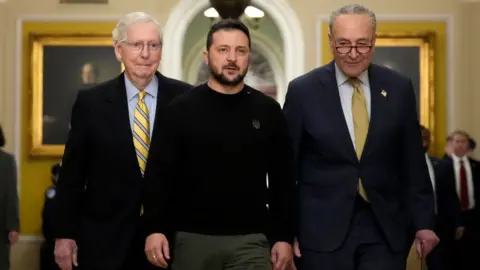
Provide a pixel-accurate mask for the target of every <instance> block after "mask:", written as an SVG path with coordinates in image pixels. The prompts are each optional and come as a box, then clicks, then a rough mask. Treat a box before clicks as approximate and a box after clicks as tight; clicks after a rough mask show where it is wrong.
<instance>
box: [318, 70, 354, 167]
mask: <svg viewBox="0 0 480 270" xmlns="http://www.w3.org/2000/svg"><path fill="white" fill-rule="evenodd" d="M326 69H327V70H328V73H329V74H328V76H322V77H321V78H322V79H321V83H322V84H323V85H324V86H325V87H324V89H325V91H326V95H327V97H326V98H325V104H324V105H325V106H327V107H328V108H329V111H330V114H329V115H331V117H332V125H334V130H335V131H336V132H335V134H337V135H338V136H337V138H338V140H339V142H338V143H339V144H340V145H341V147H342V148H343V151H344V153H345V155H346V156H348V157H349V158H350V159H352V160H353V161H354V162H357V155H356V153H355V148H354V146H353V142H352V138H351V137H350V132H349V130H348V126H347V122H346V120H345V115H344V113H343V108H342V102H341V100H340V92H339V89H338V83H337V78H336V76H335V64H334V62H333V61H332V62H331V63H330V64H328V66H327V67H326Z"/></svg>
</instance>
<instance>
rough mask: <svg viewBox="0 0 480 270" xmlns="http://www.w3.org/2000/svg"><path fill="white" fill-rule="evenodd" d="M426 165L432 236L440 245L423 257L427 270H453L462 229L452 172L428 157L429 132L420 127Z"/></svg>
mask: <svg viewBox="0 0 480 270" xmlns="http://www.w3.org/2000/svg"><path fill="white" fill-rule="evenodd" d="M421 131H422V141H423V149H424V150H425V161H426V162H427V167H428V172H429V176H430V181H431V183H432V188H433V195H434V199H435V233H436V234H437V235H438V236H439V238H440V239H441V241H440V242H439V244H438V245H437V247H435V248H434V249H433V250H432V252H431V253H430V254H429V255H428V256H427V257H426V262H427V266H428V269H429V270H455V267H454V262H453V254H454V248H455V241H457V240H459V239H461V238H462V236H463V232H464V229H465V228H464V227H463V219H462V216H461V211H460V204H459V201H458V198H457V194H456V192H455V182H454V181H453V175H454V172H453V170H450V169H449V167H448V166H444V165H443V164H442V163H444V162H445V160H441V159H437V158H435V157H432V156H430V155H429V154H428V149H429V148H430V142H431V134H430V130H428V129H427V128H426V127H424V126H421Z"/></svg>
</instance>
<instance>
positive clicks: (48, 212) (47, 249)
mask: <svg viewBox="0 0 480 270" xmlns="http://www.w3.org/2000/svg"><path fill="white" fill-rule="evenodd" d="M60 168H61V165H60V163H56V164H53V165H52V168H51V179H52V184H51V185H50V186H49V187H48V188H47V190H46V191H45V202H44V204H43V211H42V234H43V238H44V242H43V243H42V247H41V248H40V270H58V269H59V268H58V265H57V264H56V263H55V256H54V250H55V238H54V235H55V234H54V228H55V213H54V211H55V206H54V202H55V195H56V193H57V187H56V184H57V181H58V174H59V173H60Z"/></svg>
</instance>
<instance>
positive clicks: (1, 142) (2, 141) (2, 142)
mask: <svg viewBox="0 0 480 270" xmlns="http://www.w3.org/2000/svg"><path fill="white" fill-rule="evenodd" d="M4 146H5V135H3V129H2V125H0V147H4Z"/></svg>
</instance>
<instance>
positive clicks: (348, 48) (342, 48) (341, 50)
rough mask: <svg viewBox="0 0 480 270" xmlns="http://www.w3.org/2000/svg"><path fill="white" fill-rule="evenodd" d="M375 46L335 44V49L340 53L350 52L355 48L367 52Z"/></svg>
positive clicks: (359, 51) (362, 52)
mask: <svg viewBox="0 0 480 270" xmlns="http://www.w3.org/2000/svg"><path fill="white" fill-rule="evenodd" d="M372 48H373V46H371V45H346V46H345V45H342V46H335V49H336V50H337V52H338V53H340V54H349V53H350V52H351V51H352V50H353V49H355V50H356V51H357V53H359V54H367V53H369V52H370V51H371V50H372Z"/></svg>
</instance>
